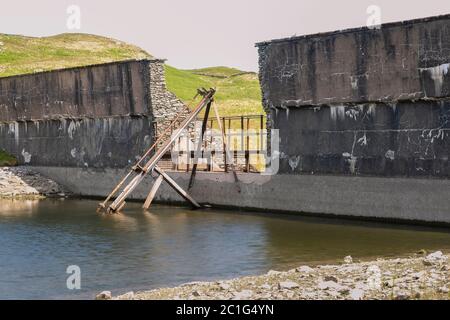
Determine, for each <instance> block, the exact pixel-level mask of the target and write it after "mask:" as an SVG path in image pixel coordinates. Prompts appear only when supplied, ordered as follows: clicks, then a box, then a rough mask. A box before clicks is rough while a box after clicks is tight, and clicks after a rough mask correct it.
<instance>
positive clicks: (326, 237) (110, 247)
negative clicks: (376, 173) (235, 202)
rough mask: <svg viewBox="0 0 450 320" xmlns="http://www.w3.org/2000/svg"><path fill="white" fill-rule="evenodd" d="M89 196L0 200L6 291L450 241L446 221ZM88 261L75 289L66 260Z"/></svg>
mask: <svg viewBox="0 0 450 320" xmlns="http://www.w3.org/2000/svg"><path fill="white" fill-rule="evenodd" d="M96 206H97V202H96V201H90V200H43V201H23V200H22V201H18V200H16V201H12V200H0V299H30V298H34V299H47V298H50V299H51V298H67V299H78V298H92V297H94V296H95V294H96V293H98V292H100V291H103V290H110V291H112V292H113V294H118V293H124V292H126V291H130V290H139V289H151V288H156V287H162V286H173V285H177V284H181V283H185V282H190V281H196V280H213V279H214V280H215V279H226V278H232V277H237V276H242V275H252V274H260V273H264V272H267V271H268V270H270V269H279V270H282V269H288V268H290V267H295V266H299V265H302V264H313V263H321V262H330V261H335V260H341V259H342V258H343V257H344V256H346V255H349V254H350V255H352V256H353V257H354V258H356V259H368V258H371V257H378V256H384V257H386V256H396V255H404V254H410V253H413V252H415V251H417V250H419V249H422V248H423V249H428V250H433V249H444V250H445V249H450V232H449V230H448V229H436V228H418V227H404V226H398V225H396V226H395V225H387V224H375V223H367V222H364V223H361V222H348V221H340V220H335V219H332V220H331V219H330V220H328V219H315V218H304V217H298V216H290V215H280V214H273V215H270V214H257V213H249V212H245V213H238V212H233V211H218V210H198V211H191V210H189V209H186V208H179V207H168V206H153V207H152V209H151V211H150V212H147V213H146V212H144V211H143V210H142V209H141V207H140V206H141V204H138V203H129V204H128V205H127V207H126V210H125V212H124V214H121V215H113V216H106V215H102V214H97V213H96V212H95V209H96ZM70 265H77V266H79V267H80V269H81V290H73V291H71V290H68V289H67V287H66V279H67V277H68V276H69V275H68V274H66V269H67V267H68V266H70Z"/></svg>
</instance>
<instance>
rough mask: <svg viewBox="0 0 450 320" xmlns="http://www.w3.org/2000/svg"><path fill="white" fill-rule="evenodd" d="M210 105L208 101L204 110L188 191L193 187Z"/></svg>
mask: <svg viewBox="0 0 450 320" xmlns="http://www.w3.org/2000/svg"><path fill="white" fill-rule="evenodd" d="M211 103H212V101H209V103H208V105H207V106H206V109H205V117H204V118H203V124H202V132H201V135H200V140H199V143H198V146H197V151H196V152H195V157H194V164H193V165H192V173H191V178H190V179H189V186H188V190H191V188H192V187H193V186H194V181H195V175H196V174H197V164H198V158H199V153H200V151H201V150H202V144H203V137H204V136H205V132H206V126H207V125H208V117H209V110H210V109H211Z"/></svg>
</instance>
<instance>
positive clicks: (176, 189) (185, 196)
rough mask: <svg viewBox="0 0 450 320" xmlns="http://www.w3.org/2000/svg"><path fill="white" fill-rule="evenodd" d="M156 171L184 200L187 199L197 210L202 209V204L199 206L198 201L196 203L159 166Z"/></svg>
mask: <svg viewBox="0 0 450 320" xmlns="http://www.w3.org/2000/svg"><path fill="white" fill-rule="evenodd" d="M155 171H156V172H157V173H159V174H160V175H161V176H162V177H163V178H164V180H165V181H166V182H167V183H168V184H169V185H170V186H171V187H172V188H174V189H175V191H176V192H177V193H178V194H179V195H180V196H182V197H183V198H184V199H186V200H187V201H189V202H190V203H191V204H192V206H194V207H195V208H201V207H202V206H201V205H200V204H198V202H197V201H195V200H194V199H193V198H192V197H191V196H190V195H189V194H188V193H187V192H186V191H184V190H183V188H181V187H180V186H179V185H178V184H177V183H176V182H175V180H173V179H172V178H171V177H169V176H168V175H167V173H165V172H164V171H163V170H162V169H161V168H159V167H158V166H156V167H155Z"/></svg>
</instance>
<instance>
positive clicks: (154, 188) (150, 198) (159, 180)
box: [142, 175, 164, 209]
mask: <svg viewBox="0 0 450 320" xmlns="http://www.w3.org/2000/svg"><path fill="white" fill-rule="evenodd" d="M163 180H164V178H163V176H162V175H159V176H158V178H156V180H155V183H153V186H152V189H151V190H150V193H149V194H148V196H147V199H145V202H144V205H143V206H142V208H144V209H148V208H150V205H151V204H152V201H153V198H155V195H156V192H157V191H158V189H159V187H160V186H161V183H162V182H163Z"/></svg>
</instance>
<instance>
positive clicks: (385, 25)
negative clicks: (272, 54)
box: [255, 14, 450, 47]
mask: <svg viewBox="0 0 450 320" xmlns="http://www.w3.org/2000/svg"><path fill="white" fill-rule="evenodd" d="M446 19H450V14H444V15H439V16H432V17H426V18H418V19H412V20H403V21H395V22H388V23H383V24H381V29H386V28H393V27H398V26H408V25H412V24H420V23H427V22H432V21H438V20H446ZM381 29H370V28H368V27H356V28H349V29H341V30H335V31H326V32H319V33H314V34H307V35H301V36H292V37H287V38H280V39H273V40H267V41H261V42H257V43H255V47H264V46H267V45H269V44H272V43H282V42H291V41H299V40H310V39H311V40H313V39H316V38H324V37H328V36H333V35H338V34H346V33H358V32H379V31H380V30H381Z"/></svg>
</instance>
